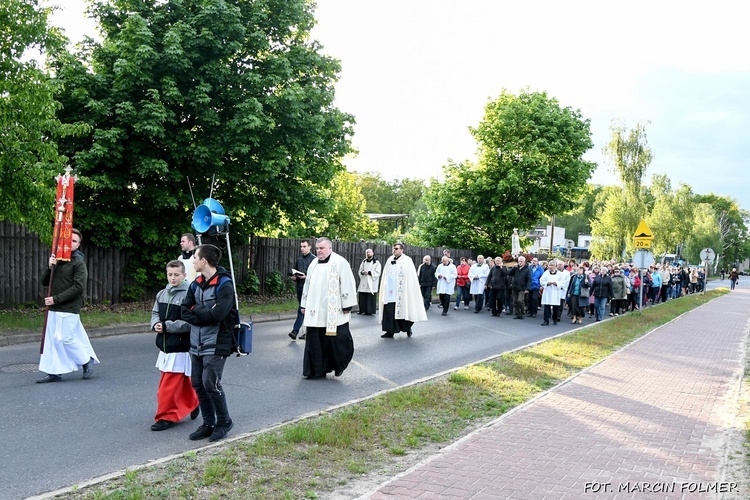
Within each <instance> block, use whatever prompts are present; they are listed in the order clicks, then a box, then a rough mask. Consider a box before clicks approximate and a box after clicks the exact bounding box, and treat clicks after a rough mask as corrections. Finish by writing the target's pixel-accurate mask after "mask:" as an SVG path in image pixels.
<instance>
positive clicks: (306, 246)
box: [289, 240, 315, 340]
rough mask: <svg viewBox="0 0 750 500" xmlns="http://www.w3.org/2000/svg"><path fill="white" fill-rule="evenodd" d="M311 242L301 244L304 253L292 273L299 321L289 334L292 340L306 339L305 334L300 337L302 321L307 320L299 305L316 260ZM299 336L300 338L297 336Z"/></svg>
mask: <svg viewBox="0 0 750 500" xmlns="http://www.w3.org/2000/svg"><path fill="white" fill-rule="evenodd" d="M310 248H311V246H310V242H309V241H307V240H302V241H301V242H300V244H299V249H300V251H301V252H302V253H301V254H300V256H299V257H297V262H296V263H295V264H294V270H293V271H292V272H291V276H292V280H294V282H295V283H296V284H297V319H296V320H295V321H294V326H293V327H292V331H291V332H289V337H290V338H291V339H292V340H297V339H298V338H299V339H300V340H304V339H305V334H304V333H303V334H302V335H299V329H300V328H302V321H303V320H304V319H305V315H304V314H302V309H300V308H299V303H300V301H301V300H302V290H303V289H304V288H305V280H306V279H307V268H308V266H309V265H310V262H312V261H313V260H315V256H314V255H313V253H312V252H311V251H310ZM297 335H299V337H298V336H297Z"/></svg>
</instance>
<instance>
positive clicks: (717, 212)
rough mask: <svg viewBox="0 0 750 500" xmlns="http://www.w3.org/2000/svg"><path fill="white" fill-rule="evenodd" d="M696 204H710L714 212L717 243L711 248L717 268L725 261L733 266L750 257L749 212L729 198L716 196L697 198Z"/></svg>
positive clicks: (714, 231)
mask: <svg viewBox="0 0 750 500" xmlns="http://www.w3.org/2000/svg"><path fill="white" fill-rule="evenodd" d="M695 202H696V203H705V204H708V205H709V206H710V207H711V209H712V210H713V213H714V219H713V234H715V241H714V243H713V245H711V248H713V249H714V251H715V252H716V254H717V255H716V257H717V258H716V261H715V265H716V267H717V268H718V266H719V265H720V263H722V262H724V261H730V264H731V263H735V262H738V261H740V260H744V259H745V258H746V257H748V256H750V255H749V254H748V250H747V248H748V245H749V244H750V235H749V234H748V226H747V225H748V223H749V222H750V213H748V211H747V210H743V209H742V208H740V206H739V205H738V204H737V201H736V200H734V199H732V198H730V197H728V196H718V195H715V194H708V195H703V196H696V197H695ZM694 246H695V245H693V247H694ZM730 264H728V265H730Z"/></svg>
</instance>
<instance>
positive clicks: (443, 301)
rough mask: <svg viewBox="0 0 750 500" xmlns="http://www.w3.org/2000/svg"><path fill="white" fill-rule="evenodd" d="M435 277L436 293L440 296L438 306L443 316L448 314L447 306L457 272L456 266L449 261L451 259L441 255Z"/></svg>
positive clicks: (454, 286) (454, 285)
mask: <svg viewBox="0 0 750 500" xmlns="http://www.w3.org/2000/svg"><path fill="white" fill-rule="evenodd" d="M435 277H436V278H437V293H438V296H439V297H440V307H442V308H443V316H448V308H449V307H450V305H451V295H453V290H454V289H455V288H456V278H457V277H458V272H457V271H456V266H455V265H454V264H452V263H451V259H450V258H449V257H448V256H446V255H443V262H442V263H441V264H440V265H439V266H438V267H437V270H436V271H435Z"/></svg>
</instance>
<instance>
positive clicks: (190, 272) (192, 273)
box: [162, 254, 198, 371]
mask: <svg viewBox="0 0 750 500" xmlns="http://www.w3.org/2000/svg"><path fill="white" fill-rule="evenodd" d="M177 260H179V261H180V262H182V264H183V265H184V266H185V274H186V275H187V277H186V279H187V281H188V283H192V282H193V281H195V277H196V276H197V275H198V272H197V271H196V270H195V264H194V262H195V254H193V255H191V256H190V257H188V258H187V259H186V258H185V257H183V256H182V255H180V256H179V257H177ZM162 371H163V370H162Z"/></svg>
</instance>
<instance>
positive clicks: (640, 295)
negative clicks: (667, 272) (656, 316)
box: [638, 267, 643, 316]
mask: <svg viewBox="0 0 750 500" xmlns="http://www.w3.org/2000/svg"><path fill="white" fill-rule="evenodd" d="M638 275H639V276H640V277H641V284H640V285H639V286H638V288H639V290H638V315H639V316H642V315H643V269H641V268H640V267H639V268H638Z"/></svg>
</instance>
